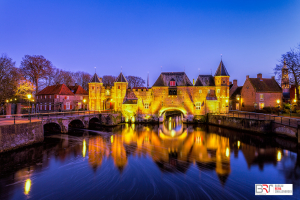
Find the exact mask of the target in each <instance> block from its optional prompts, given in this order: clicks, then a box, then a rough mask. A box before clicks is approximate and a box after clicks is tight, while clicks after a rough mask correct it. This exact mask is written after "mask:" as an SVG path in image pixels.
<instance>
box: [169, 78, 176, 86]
mask: <svg viewBox="0 0 300 200" xmlns="http://www.w3.org/2000/svg"><path fill="white" fill-rule="evenodd" d="M174 86H176V81H175V80H174V79H173V78H172V79H171V80H170V87H174Z"/></svg>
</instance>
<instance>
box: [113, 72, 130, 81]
mask: <svg viewBox="0 0 300 200" xmlns="http://www.w3.org/2000/svg"><path fill="white" fill-rule="evenodd" d="M116 82H128V81H127V80H126V78H125V76H124V75H123V73H122V72H121V73H120V74H119V76H118V78H117V80H116Z"/></svg>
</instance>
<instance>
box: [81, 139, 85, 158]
mask: <svg viewBox="0 0 300 200" xmlns="http://www.w3.org/2000/svg"><path fill="white" fill-rule="evenodd" d="M85 155H86V141H85V139H84V140H83V142H82V157H85Z"/></svg>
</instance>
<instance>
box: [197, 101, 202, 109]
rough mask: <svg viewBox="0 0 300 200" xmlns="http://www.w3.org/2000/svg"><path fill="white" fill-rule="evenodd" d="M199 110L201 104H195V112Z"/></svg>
mask: <svg viewBox="0 0 300 200" xmlns="http://www.w3.org/2000/svg"><path fill="white" fill-rule="evenodd" d="M200 109H201V103H200V102H198V103H196V110H200Z"/></svg>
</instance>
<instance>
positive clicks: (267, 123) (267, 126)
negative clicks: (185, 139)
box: [208, 115, 272, 134]
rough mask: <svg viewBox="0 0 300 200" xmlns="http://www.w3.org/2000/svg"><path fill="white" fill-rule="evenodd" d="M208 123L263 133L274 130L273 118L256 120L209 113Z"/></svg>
mask: <svg viewBox="0 0 300 200" xmlns="http://www.w3.org/2000/svg"><path fill="white" fill-rule="evenodd" d="M208 123H209V124H213V125H218V126H224V127H230V128H235V129H239V130H246V131H252V132H257V133H263V134H266V133H271V132H272V121H271V120H255V119H243V118H235V117H226V116H222V115H208Z"/></svg>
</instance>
